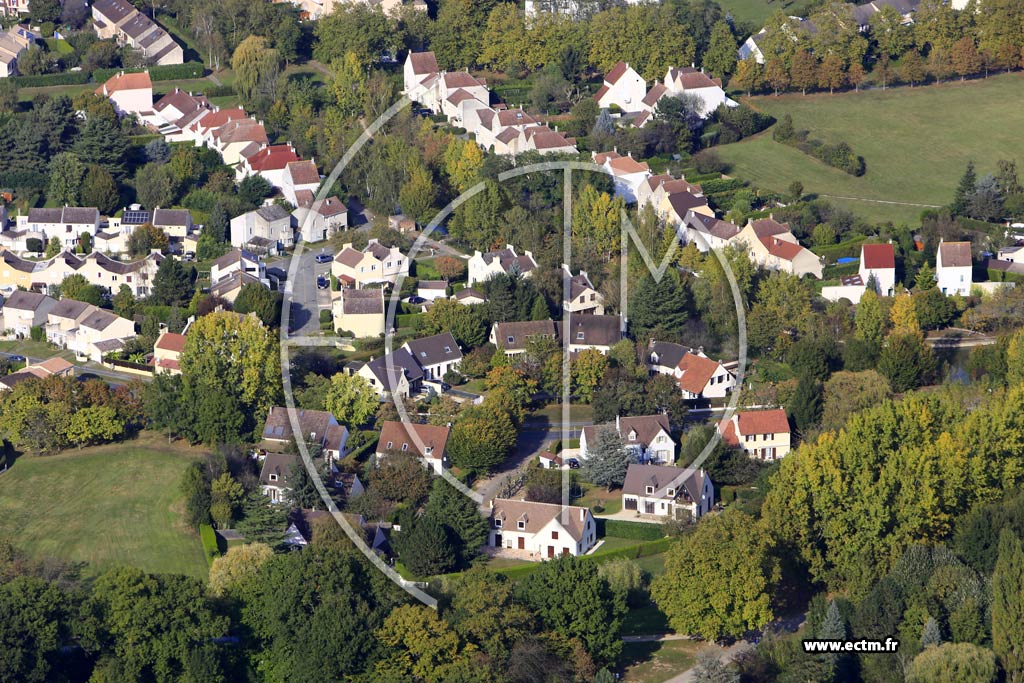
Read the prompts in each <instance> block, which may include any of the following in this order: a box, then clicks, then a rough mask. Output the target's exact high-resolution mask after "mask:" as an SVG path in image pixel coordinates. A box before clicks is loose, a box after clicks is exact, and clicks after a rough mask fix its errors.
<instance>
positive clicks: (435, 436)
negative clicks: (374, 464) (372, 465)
mask: <svg viewBox="0 0 1024 683" xmlns="http://www.w3.org/2000/svg"><path fill="white" fill-rule="evenodd" d="M449 431H450V430H449V428H448V427H437V426H434V425H421V424H412V423H405V422H397V421H394V420H387V421H385V422H384V426H383V428H382V429H381V432H380V439H379V440H378V441H377V452H376V455H377V458H378V460H379V459H380V458H386V457H387V456H388V455H389V454H391V453H409V454H411V455H414V456H415V457H417V458H419V459H420V461H421V462H422V463H423V464H424V465H425V466H426V467H427V468H428V469H431V470H433V471H434V473H435V474H441V473H442V472H443V471H444V469H445V468H446V467H448V452H447V447H448V433H449Z"/></svg>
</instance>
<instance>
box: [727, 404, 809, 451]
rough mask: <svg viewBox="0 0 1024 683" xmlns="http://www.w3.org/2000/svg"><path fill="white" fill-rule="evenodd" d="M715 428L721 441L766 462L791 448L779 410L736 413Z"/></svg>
mask: <svg viewBox="0 0 1024 683" xmlns="http://www.w3.org/2000/svg"><path fill="white" fill-rule="evenodd" d="M717 429H718V432H719V434H721V435H722V441H724V442H725V443H727V444H729V445H730V446H732V447H734V448H740V449H742V450H743V452H744V453H746V454H747V455H748V456H750V457H751V458H757V459H759V460H764V461H766V462H772V461H774V460H778V459H779V458H782V457H785V456H786V454H787V453H789V450H790V448H791V446H792V430H791V429H790V426H789V418H788V417H786V411H785V410H782V409H781V408H777V409H774V410H744V411H739V412H737V413H734V414H733V416H732V417H731V418H730V419H728V420H722V421H721V422H719V423H718V425H717Z"/></svg>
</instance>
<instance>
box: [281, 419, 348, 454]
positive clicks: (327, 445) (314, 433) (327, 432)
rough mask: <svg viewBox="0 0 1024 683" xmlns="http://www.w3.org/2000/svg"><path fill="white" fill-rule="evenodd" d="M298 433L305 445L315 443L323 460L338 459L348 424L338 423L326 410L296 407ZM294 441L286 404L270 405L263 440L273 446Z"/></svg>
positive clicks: (344, 446)
mask: <svg viewBox="0 0 1024 683" xmlns="http://www.w3.org/2000/svg"><path fill="white" fill-rule="evenodd" d="M295 418H296V420H297V421H298V427H299V433H300V434H301V436H302V438H303V439H304V440H305V443H306V445H307V446H311V447H314V446H315V447H317V448H319V449H320V453H321V455H323V457H324V459H325V460H328V461H331V460H341V459H342V458H344V457H345V454H346V452H347V451H346V447H347V444H348V428H347V427H345V426H344V425H341V424H338V420H337V419H335V417H334V415H332V414H331V413H329V412H327V411H326V410H303V409H301V408H296V409H295ZM294 441H295V432H294V431H293V429H292V421H291V417H290V416H289V415H288V408H284V407H281V406H273V407H272V408H271V409H270V411H269V412H268V413H267V420H266V422H264V424H263V442H264V443H265V444H266V445H268V446H270V447H276V448H282V447H289V446H291V445H292V444H293V443H294Z"/></svg>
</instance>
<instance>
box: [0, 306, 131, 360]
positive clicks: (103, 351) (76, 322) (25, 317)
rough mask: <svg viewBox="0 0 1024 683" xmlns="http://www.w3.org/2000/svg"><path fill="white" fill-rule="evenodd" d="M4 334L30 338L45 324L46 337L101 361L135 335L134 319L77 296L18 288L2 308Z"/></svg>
mask: <svg viewBox="0 0 1024 683" xmlns="http://www.w3.org/2000/svg"><path fill="white" fill-rule="evenodd" d="M0 316H2V323H0V329H2V330H3V332H4V336H6V337H8V338H11V337H22V338H27V337H28V336H30V334H31V331H32V328H34V327H37V328H42V329H43V330H44V331H45V334H46V340H47V341H49V342H50V343H52V344H55V345H57V346H59V347H60V348H63V349H67V350H69V351H73V352H74V353H75V354H76V355H77V356H79V357H81V358H88V359H89V360H93V361H96V362H101V361H102V359H103V357H104V356H105V355H107V354H108V353H112V352H115V351H118V350H120V349H122V348H124V344H125V342H126V341H127V340H128V339H131V338H132V337H134V336H135V323H134V322H133V321H131V320H128V319H126V318H122V317H120V316H118V315H115V314H114V313H111V312H110V311H107V310H104V309H102V308H99V307H97V306H93V305H92V304H87V303H83V302H81V301H75V300H74V299H61V300H60V301H58V300H56V299H53V298H51V297H49V296H46V295H45V294H40V293H38V292H27V291H23V290H17V291H15V292H13V293H12V294H11V295H10V296H9V297H8V298H7V299H6V300H5V301H4V302H3V307H2V308H0Z"/></svg>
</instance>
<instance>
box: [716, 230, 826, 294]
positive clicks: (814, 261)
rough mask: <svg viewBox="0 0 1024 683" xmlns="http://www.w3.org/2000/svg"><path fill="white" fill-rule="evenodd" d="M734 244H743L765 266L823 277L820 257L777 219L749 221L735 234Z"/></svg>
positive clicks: (795, 273)
mask: <svg viewBox="0 0 1024 683" xmlns="http://www.w3.org/2000/svg"><path fill="white" fill-rule="evenodd" d="M732 242H733V243H735V244H743V245H744V247H745V249H746V250H747V255H748V256H749V257H750V260H751V261H753V262H754V263H756V264H757V265H758V266H760V267H762V268H765V269H768V270H781V271H782V272H784V273H789V274H791V275H796V276H798V277H802V276H804V275H813V276H814V277H816V278H818V279H819V280H820V279H821V277H822V271H823V266H822V265H821V259H820V258H819V257H818V256H817V255H816V254H815V253H814V252H812V251H810V250H809V249H805V248H804V247H802V246H800V242H799V241H798V240H797V238H796V235H794V234H793V233H792V232H790V230H789V224H787V223H779V222H778V221H776V220H774V219H772V218H770V217H769V218H762V219H759V220H753V221H749V222H748V223H747V225H746V226H745V227H744V228H743V230H741V231H740V232H739V233H738V234H737V235H736V237H734V238H733V239H732Z"/></svg>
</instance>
